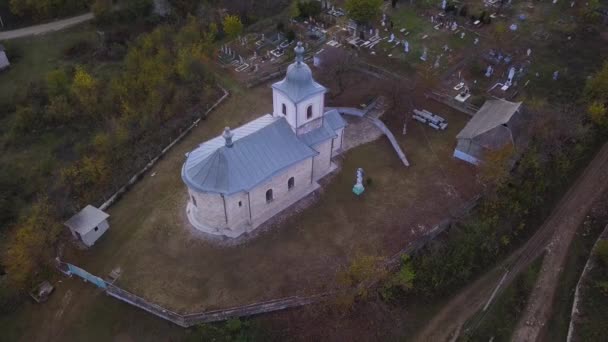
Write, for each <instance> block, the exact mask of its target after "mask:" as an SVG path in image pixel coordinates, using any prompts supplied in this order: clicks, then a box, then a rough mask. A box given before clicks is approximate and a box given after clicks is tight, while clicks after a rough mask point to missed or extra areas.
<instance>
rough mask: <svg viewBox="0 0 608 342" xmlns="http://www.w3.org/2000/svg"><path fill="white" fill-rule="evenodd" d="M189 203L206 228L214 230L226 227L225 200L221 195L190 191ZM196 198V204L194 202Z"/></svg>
mask: <svg viewBox="0 0 608 342" xmlns="http://www.w3.org/2000/svg"><path fill="white" fill-rule="evenodd" d="M188 193H189V194H190V199H189V201H190V202H191V203H192V204H193V206H192V208H193V210H195V212H194V216H195V217H196V218H197V220H198V221H199V222H200V223H202V224H203V225H205V226H208V227H213V228H223V227H226V213H225V212H224V200H223V199H222V196H221V195H220V194H212V193H202V192H197V191H195V190H192V189H188ZM193 197H194V199H195V201H196V203H194V202H193V200H192V198H193Z"/></svg>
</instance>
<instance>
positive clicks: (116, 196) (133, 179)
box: [99, 85, 230, 210]
mask: <svg viewBox="0 0 608 342" xmlns="http://www.w3.org/2000/svg"><path fill="white" fill-rule="evenodd" d="M218 87H219V88H220V89H221V90H222V91H223V92H224V95H222V97H221V98H220V99H219V100H217V101H216V102H215V103H214V104H213V105H212V106H211V107H209V109H207V111H206V112H205V113H204V114H203V115H201V116H200V117H199V118H198V119H196V120H194V122H193V123H192V124H191V125H190V126H188V128H186V129H185V130H184V131H183V132H182V133H181V134H180V135H179V136H178V137H177V138H175V139H174V140H173V141H172V142H170V143H169V145H167V146H166V147H165V148H163V149H162V150H161V151H160V153H159V154H158V155H157V156H156V157H154V158H153V159H152V160H150V162H148V164H146V166H144V167H143V168H142V169H141V170H139V171H138V172H137V173H135V175H133V177H131V178H130V179H129V181H128V182H127V183H126V184H125V185H123V186H122V187H120V189H118V190H117V191H116V192H115V193H114V194H112V196H110V198H109V199H108V200H107V201H105V202H104V203H103V204H102V205H101V206H100V207H99V209H101V210H106V209H107V208H108V207H110V206H111V205H112V204H114V203H115V202H116V201H117V200H118V199H119V198H120V196H122V195H123V194H124V193H125V192H127V191H128V190H129V188H130V187H131V186H132V185H133V184H135V183H137V181H138V180H139V179H141V176H142V175H143V174H144V173H146V172H147V171H148V170H150V169H151V168H152V167H153V166H154V165H155V164H156V162H158V160H159V159H160V158H161V157H162V156H164V155H165V154H166V153H167V152H168V151H169V150H170V149H171V147H173V146H174V145H175V144H177V143H178V142H179V141H181V140H182V139H183V138H184V137H185V136H186V135H187V134H188V133H190V131H192V129H193V128H194V127H196V125H198V123H199V122H200V121H201V120H202V119H203V118H205V117H206V116H207V115H208V114H209V113H210V112H211V111H212V110H214V109H215V108H216V107H217V106H218V105H219V104H220V103H222V102H223V101H224V100H225V99H226V98H227V97H228V96H229V95H230V93H229V92H228V90H226V89H224V88H223V87H222V86H220V85H218Z"/></svg>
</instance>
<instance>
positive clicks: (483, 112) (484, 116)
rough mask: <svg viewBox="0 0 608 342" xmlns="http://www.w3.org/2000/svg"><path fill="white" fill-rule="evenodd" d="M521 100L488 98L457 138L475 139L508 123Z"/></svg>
mask: <svg viewBox="0 0 608 342" xmlns="http://www.w3.org/2000/svg"><path fill="white" fill-rule="evenodd" d="M520 106H521V102H509V101H507V100H502V99H497V100H488V101H486V102H485V103H484V104H483V106H481V108H480V109H479V111H477V113H476V114H475V115H474V116H473V118H472V119H471V120H470V121H469V122H468V123H467V125H466V126H465V127H464V128H463V129H462V131H460V133H458V135H457V136H456V138H457V139H473V138H475V137H476V136H479V135H481V134H483V133H485V132H487V131H490V130H492V129H494V128H495V127H497V126H500V125H503V124H506V123H508V122H509V120H511V117H513V114H515V113H516V112H517V111H518V110H519V107H520Z"/></svg>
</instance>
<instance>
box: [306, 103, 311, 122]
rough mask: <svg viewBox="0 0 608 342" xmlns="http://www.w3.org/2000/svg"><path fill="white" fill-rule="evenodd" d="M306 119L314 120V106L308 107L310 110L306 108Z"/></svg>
mask: <svg viewBox="0 0 608 342" xmlns="http://www.w3.org/2000/svg"><path fill="white" fill-rule="evenodd" d="M306 118H307V119H310V118H312V105H310V106H308V108H306Z"/></svg>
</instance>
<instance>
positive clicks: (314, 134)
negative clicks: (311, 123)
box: [299, 119, 338, 147]
mask: <svg viewBox="0 0 608 342" xmlns="http://www.w3.org/2000/svg"><path fill="white" fill-rule="evenodd" d="M319 120H323V119H319ZM337 136H338V135H337V134H336V131H335V130H333V129H332V128H331V126H330V125H329V123H328V122H327V120H323V122H322V124H321V127H319V128H317V129H313V130H312V131H310V132H306V133H304V134H300V136H299V138H300V140H302V141H303V142H304V143H305V144H306V145H308V146H311V147H312V146H314V145H316V144H318V143H320V142H322V141H325V140H328V139H333V138H335V137H337Z"/></svg>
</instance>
